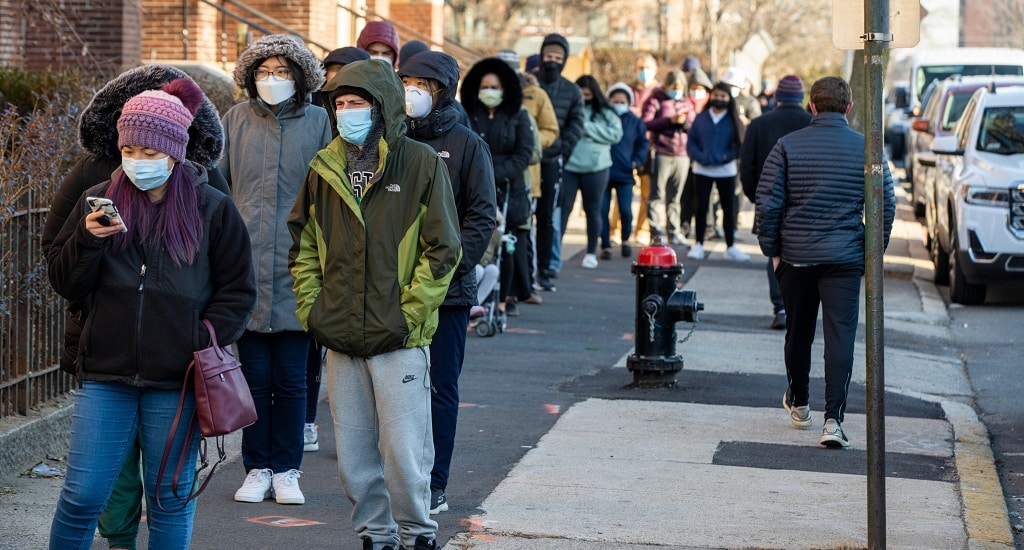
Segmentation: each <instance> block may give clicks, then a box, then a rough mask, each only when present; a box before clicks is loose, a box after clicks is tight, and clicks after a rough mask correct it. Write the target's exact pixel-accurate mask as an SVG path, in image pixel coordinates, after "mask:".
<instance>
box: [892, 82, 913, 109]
mask: <svg viewBox="0 0 1024 550" xmlns="http://www.w3.org/2000/svg"><path fill="white" fill-rule="evenodd" d="M893 103H894V104H895V105H896V108H897V109H906V108H908V107H910V94H909V93H908V90H907V89H906V88H903V87H900V88H896V89H895V90H893Z"/></svg>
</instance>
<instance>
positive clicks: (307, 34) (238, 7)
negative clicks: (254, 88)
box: [0, 0, 444, 72]
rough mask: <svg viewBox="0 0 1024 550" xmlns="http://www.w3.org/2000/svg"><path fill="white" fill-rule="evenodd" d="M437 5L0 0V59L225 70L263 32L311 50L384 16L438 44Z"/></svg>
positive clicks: (374, 0)
mask: <svg viewBox="0 0 1024 550" xmlns="http://www.w3.org/2000/svg"><path fill="white" fill-rule="evenodd" d="M364 8H365V9H364ZM443 9H444V2H443V0H367V1H365V2H363V1H361V0H285V1H281V0H141V2H136V1H129V0H62V1H61V2H60V3H57V2H38V1H32V0H0V66H10V67H18V68H22V69H46V68H51V69H57V70H59V69H66V68H71V67H83V68H86V69H98V70H104V71H108V72H119V71H121V70H124V69H126V68H129V67H134V66H136V65H138V64H139V63H141V62H155V61H160V62H176V61H189V62H211V63H217V64H221V65H222V67H223V68H225V69H227V68H229V66H230V64H231V63H233V62H234V60H235V58H236V57H237V55H238V52H239V51H240V50H241V48H243V47H244V46H245V44H247V43H248V42H250V41H251V40H253V39H255V38H257V37H259V36H262V35H263V34H267V33H290V34H295V35H298V36H300V37H302V39H303V40H304V41H305V42H306V43H307V44H308V45H309V47H310V49H312V50H313V51H314V52H315V53H316V54H317V55H324V54H325V53H326V51H329V50H331V49H333V48H336V47H339V46H344V45H354V44H355V38H356V36H357V35H358V32H359V30H360V29H361V28H362V26H363V24H364V22H365V21H366V19H367V18H370V19H371V20H372V19H387V20H390V21H391V22H392V23H393V24H394V25H395V26H396V27H397V28H398V31H399V36H400V37H401V39H402V41H403V42H405V41H406V40H410V39H413V38H416V39H419V40H421V41H423V42H427V43H431V44H434V45H436V46H443V44H444V36H443Z"/></svg>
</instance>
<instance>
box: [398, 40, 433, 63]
mask: <svg viewBox="0 0 1024 550" xmlns="http://www.w3.org/2000/svg"><path fill="white" fill-rule="evenodd" d="M428 50H430V46H428V45H426V44H424V43H423V42H420V41H419V40H410V41H408V42H406V43H405V44H404V45H403V46H402V49H401V50H398V58H399V59H401V60H402V61H408V60H409V58H410V57H412V56H414V55H416V54H418V53H420V52H425V51H428Z"/></svg>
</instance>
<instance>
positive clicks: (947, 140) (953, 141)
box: [932, 135, 964, 155]
mask: <svg viewBox="0 0 1024 550" xmlns="http://www.w3.org/2000/svg"><path fill="white" fill-rule="evenodd" d="M932 152H933V153H935V154H936V155H962V154H964V151H963V149H957V138H956V136H955V135H952V136H940V137H937V138H935V139H934V140H933V141H932Z"/></svg>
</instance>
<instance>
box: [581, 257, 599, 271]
mask: <svg viewBox="0 0 1024 550" xmlns="http://www.w3.org/2000/svg"><path fill="white" fill-rule="evenodd" d="M583 267H585V268H586V269H594V268H596V267H597V256H595V255H593V254H586V255H585V256H583Z"/></svg>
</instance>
